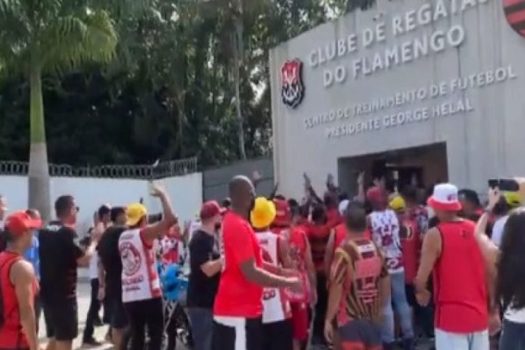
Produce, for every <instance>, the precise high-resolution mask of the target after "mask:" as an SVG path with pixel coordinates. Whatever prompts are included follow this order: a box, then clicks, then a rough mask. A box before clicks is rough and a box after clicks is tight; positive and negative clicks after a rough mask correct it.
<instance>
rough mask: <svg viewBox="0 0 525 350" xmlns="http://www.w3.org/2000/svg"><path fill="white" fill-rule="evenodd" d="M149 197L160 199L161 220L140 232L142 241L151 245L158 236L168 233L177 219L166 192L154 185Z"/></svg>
mask: <svg viewBox="0 0 525 350" xmlns="http://www.w3.org/2000/svg"><path fill="white" fill-rule="evenodd" d="M151 195H152V196H154V197H157V198H159V199H160V202H161V204H162V220H161V221H159V222H157V223H155V224H153V225H149V226H146V227H145V228H144V229H143V230H142V231H141V235H142V239H144V240H145V241H147V242H148V243H152V242H153V241H154V240H155V239H157V238H158V237H159V236H161V235H164V234H165V233H166V232H168V230H169V229H170V228H171V226H173V225H174V224H176V223H177V217H176V216H175V214H174V212H173V208H172V206H171V202H170V200H169V198H168V195H167V194H166V191H164V189H161V188H160V187H159V186H157V185H155V184H154V185H153V188H152V193H151Z"/></svg>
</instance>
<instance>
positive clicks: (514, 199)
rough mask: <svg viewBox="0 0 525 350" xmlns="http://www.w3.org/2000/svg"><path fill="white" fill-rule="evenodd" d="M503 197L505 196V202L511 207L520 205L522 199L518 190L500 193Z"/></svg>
mask: <svg viewBox="0 0 525 350" xmlns="http://www.w3.org/2000/svg"><path fill="white" fill-rule="evenodd" d="M502 195H503V198H505V202H506V203H507V204H508V205H509V206H510V207H511V208H517V207H519V206H521V203H522V201H523V199H522V198H521V196H520V194H519V193H518V192H510V191H509V192H503V193H502Z"/></svg>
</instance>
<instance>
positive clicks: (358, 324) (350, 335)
mask: <svg viewBox="0 0 525 350" xmlns="http://www.w3.org/2000/svg"><path fill="white" fill-rule="evenodd" d="M339 339H340V341H341V345H342V348H343V349H354V348H355V349H381V348H382V341H381V328H380V327H379V326H378V325H376V324H374V323H373V322H372V321H369V320H352V321H349V322H347V323H346V324H344V325H343V326H342V327H340V328H339Z"/></svg>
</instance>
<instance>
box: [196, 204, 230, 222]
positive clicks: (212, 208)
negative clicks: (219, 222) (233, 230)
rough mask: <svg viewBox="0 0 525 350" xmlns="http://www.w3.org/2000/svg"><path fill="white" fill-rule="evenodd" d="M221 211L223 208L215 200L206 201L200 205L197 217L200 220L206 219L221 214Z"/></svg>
mask: <svg viewBox="0 0 525 350" xmlns="http://www.w3.org/2000/svg"><path fill="white" fill-rule="evenodd" d="M223 212H224V209H223V208H221V206H220V205H219V203H218V202H217V201H208V202H205V203H204V204H203V205H202V207H201V211H200V214H199V217H200V219H201V220H207V219H211V218H213V217H215V216H218V215H221V214H222V213H223Z"/></svg>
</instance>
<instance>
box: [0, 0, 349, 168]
mask: <svg viewBox="0 0 525 350" xmlns="http://www.w3.org/2000/svg"><path fill="white" fill-rule="evenodd" d="M239 1H240V0H207V1H203V0H149V1H147V2H146V1H142V2H141V1H132V0H129V3H128V2H126V1H125V0H120V1H109V0H98V1H95V0H92V1H88V0H82V1H81V0H47V1H42V0H40V1H36V0H33V1H29V0H19V1H16V0H0V13H2V12H5V11H3V10H5V8H7V7H8V5H11V4H22V3H24V4H25V3H34V4H42V3H47V2H49V4H57V6H59V5H60V6H62V7H63V6H64V4H69V6H67V8H68V11H73V10H74V11H75V12H70V13H72V14H73V17H74V18H77V16H79V15H78V14H79V13H81V14H83V15H84V16H88V18H98V20H99V21H101V20H102V19H103V20H104V21H102V22H101V23H105V24H104V25H105V26H103V27H100V28H101V29H100V30H99V32H98V34H97V35H99V36H103V38H97V39H95V38H91V37H90V39H89V40H88V41H87V43H86V44H85V45H87V44H89V45H91V46H90V48H91V50H88V52H90V53H91V55H95V54H96V55H99V54H101V56H102V57H99V56H97V57H89V56H85V51H86V50H83V49H82V50H81V49H80V48H76V47H78V45H80V43H82V42H83V41H81V40H55V41H56V42H53V41H52V42H49V43H46V45H45V46H44V45H42V46H40V47H41V48H51V47H53V48H55V47H56V48H58V47H59V46H60V50H55V49H54V50H52V51H50V54H51V53H52V54H53V55H63V54H65V53H68V52H72V54H73V56H69V57H68V56H65V57H66V59H65V60H58V58H57V60H54V61H53V62H55V64H53V65H51V66H50V68H52V69H51V70H47V71H43V72H44V75H43V79H42V91H43V100H44V102H45V114H46V125H45V130H46V134H47V147H48V153H49V158H50V161H52V162H53V163H68V164H73V165H75V164H76V165H85V164H92V165H95V164H101V163H106V164H107V163H110V164H123V163H124V164H125V163H128V164H129V163H145V162H150V161H152V160H154V159H157V158H163V159H174V158H181V157H188V156H198V157H199V162H200V164H201V165H204V166H209V165H219V164H224V163H227V162H230V161H232V160H235V159H240V158H242V157H244V154H243V152H244V153H245V154H246V157H248V158H252V157H258V156H261V155H264V154H267V153H269V152H271V149H270V142H269V140H270V136H271V111H270V105H271V104H270V92H269V82H268V78H269V68H268V51H269V50H270V49H271V48H272V47H274V46H275V45H277V44H279V43H280V42H282V41H285V40H288V39H290V38H292V37H294V36H296V35H298V34H300V33H302V32H304V31H306V30H309V29H310V28H312V27H314V26H316V25H318V24H320V23H322V22H324V21H326V20H328V19H330V18H331V17H333V16H334V14H340V13H343V12H345V10H346V6H347V2H346V1H340V0H330V1H325V2H323V1H319V0H271V1H270V0H249V1H248V0H243V1H242V2H239ZM137 3H138V4H140V6H139V7H140V8H138V9H135V8H133V9H132V10H133V11H131V12H130V9H131V8H132V6H134V4H137ZM240 5H242V7H239V6H240ZM17 6H18V5H17ZM20 6H21V5H20ZM62 7H59V8H62ZM46 8H47V7H46ZM88 8H89V9H90V11H86V9H88ZM28 10H29V9H28ZM138 10H140V11H138ZM46 11H49V13H53V12H51V11H52V9H48V10H46ZM56 11H58V10H56ZM60 11H65V9H62V10H60ZM60 11H59V12H55V15H54V16H53V17H52V18H50V21H49V22H45V21H42V23H54V22H56V21H57V19H58V18H61V14H62V13H67V12H60ZM30 13H31V12H27V14H28V16H29V17H30ZM35 13H38V12H35ZM46 13H47V12H46ZM138 13H140V15H139V14H138ZM4 15H5V13H4ZM94 16H95V17H94ZM15 18H17V17H15ZM111 19H112V20H111ZM85 21H86V20H85V19H83V18H82V19H80V20H78V21H77V20H75V21H71V22H69V21H68V22H67V23H68V24H67V25H64V28H62V29H60V30H57V31H55V32H53V33H54V35H56V36H60V35H63V31H66V32H68V31H73V30H76V31H77V32H79V33H82V30H84V29H89V28H91V27H89V24H86V25H81V24H82V23H85ZM39 23H40V22H39ZM89 23H91V22H89ZM95 23H98V22H95ZM13 28H15V29H16V30H14V29H13ZM23 28H24V27H20V28H19V27H18V25H17V23H15V22H13V23H8V22H5V21H4V20H3V19H2V20H0V47H2V48H3V47H4V46H5V45H3V44H2V33H4V32H5V31H6V30H10V31H11V32H13V33H15V34H17V35H18V33H17V32H18V29H21V30H22V29H23ZM75 28H77V29H75ZM83 28H84V29H83ZM96 28H98V27H96ZM111 28H112V30H110V29H111ZM42 33H43V32H42ZM115 33H116V34H115ZM22 34H23V33H21V34H20V35H22ZM115 38H118V45H117V47H116V52H115V54H113V53H114V52H113V50H112V46H113V43H114V42H115V41H114V39H115ZM24 47H25V46H24ZM93 47H94V48H95V49H93ZM13 48H18V47H16V46H11V49H13ZM81 53H82V54H81ZM9 57H11V56H10V55H5V53H4V52H3V51H2V50H1V49H0V65H3V67H7V66H6V65H7V64H8V63H12V64H13V65H12V66H14V67H19V65H18V64H15V63H19V62H22V60H20V59H19V58H18V57H16V56H15V59H10V58H9ZM62 57H63V56H62ZM2 58H3V60H2ZM100 58H102V60H101V59H100ZM110 58H111V60H109V59H110ZM86 59H87V61H88V62H92V63H88V64H85V62H86ZM100 61H103V62H102V64H100ZM107 61H109V62H107ZM24 62H25V61H24ZM81 62H82V63H84V64H82V65H79V64H77V63H81ZM236 62H237V63H236ZM62 63H64V64H62ZM236 65H237V66H236ZM31 67H32V65H28V66H25V69H28V68H31ZM236 67H238V69H237V68H236ZM56 71H58V72H60V73H62V74H59V75H57V74H54V73H56ZM236 71H237V73H236ZM3 72H4V73H7V74H6V75H5V77H4V78H3V79H1V80H0V159H8V160H27V154H28V152H27V150H28V145H29V141H30V138H29V137H28V136H29V118H28V113H27V112H28V110H29V105H30V103H29V102H30V96H31V93H30V84H29V83H28V79H27V77H28V76H27V72H26V71H25V72H24V71H21V72H22V73H24V74H23V75H21V76H20V75H16V74H14V73H15V70H11V69H3ZM16 72H19V70H16ZM236 74H238V75H237V76H236ZM237 86H238V90H237V89H236V87H237ZM241 126H242V128H240V127H241ZM240 130H242V134H243V139H242V142H241V143H242V147H241V146H240V145H239V140H240V139H241V138H240V136H239V135H240V133H241V132H240ZM243 150H245V151H243Z"/></svg>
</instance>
